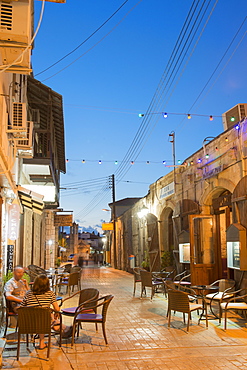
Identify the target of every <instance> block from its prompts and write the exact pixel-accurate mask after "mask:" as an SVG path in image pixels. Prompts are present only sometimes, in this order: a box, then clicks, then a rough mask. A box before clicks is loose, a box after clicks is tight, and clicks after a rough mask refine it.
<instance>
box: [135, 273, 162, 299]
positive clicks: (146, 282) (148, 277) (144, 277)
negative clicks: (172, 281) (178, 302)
mask: <svg viewBox="0 0 247 370" xmlns="http://www.w3.org/2000/svg"><path fill="white" fill-rule="evenodd" d="M140 276H141V284H142V288H141V289H142V291H141V298H142V294H143V292H144V291H146V287H147V288H151V300H152V299H153V295H154V293H155V290H156V289H157V287H158V286H162V288H163V292H165V287H164V281H163V279H162V280H155V279H153V276H152V273H151V272H149V271H146V270H140Z"/></svg>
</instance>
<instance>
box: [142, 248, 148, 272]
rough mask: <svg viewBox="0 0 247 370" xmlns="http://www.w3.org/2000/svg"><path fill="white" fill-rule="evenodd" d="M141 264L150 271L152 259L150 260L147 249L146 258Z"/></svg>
mask: <svg viewBox="0 0 247 370" xmlns="http://www.w3.org/2000/svg"><path fill="white" fill-rule="evenodd" d="M141 266H142V267H143V268H144V269H145V270H147V271H150V260H149V255H148V252H147V251H145V252H144V260H143V261H142V263H141Z"/></svg>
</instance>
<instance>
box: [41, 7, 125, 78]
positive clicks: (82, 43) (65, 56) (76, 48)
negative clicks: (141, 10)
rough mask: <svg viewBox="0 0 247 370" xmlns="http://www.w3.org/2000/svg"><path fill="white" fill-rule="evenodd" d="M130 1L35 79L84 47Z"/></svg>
mask: <svg viewBox="0 0 247 370" xmlns="http://www.w3.org/2000/svg"><path fill="white" fill-rule="evenodd" d="M128 1H129V0H126V1H124V2H123V3H122V5H120V7H119V8H118V9H117V10H116V11H115V12H114V13H113V14H112V15H111V16H110V17H109V18H107V20H106V21H104V22H103V23H102V24H101V25H100V26H99V27H98V28H97V29H96V30H95V31H94V32H93V33H91V35H90V36H88V37H87V38H86V39H85V40H84V41H82V42H81V43H80V44H79V45H78V46H76V47H75V48H74V49H73V50H71V51H70V52H69V53H67V54H66V55H64V56H63V57H62V58H60V59H59V60H57V61H56V62H55V63H53V64H51V65H50V66H49V67H47V68H45V69H43V71H41V72H38V73H36V75H35V77H36V76H39V75H40V74H42V73H44V72H46V71H48V70H49V69H50V68H52V67H54V66H55V65H57V64H58V63H60V62H61V61H62V60H64V59H65V58H67V57H68V56H69V55H71V54H73V53H74V52H75V51H76V50H78V49H79V48H80V47H81V46H82V45H84V44H85V43H86V42H87V41H88V40H90V39H91V37H93V36H94V35H95V34H96V33H97V32H98V31H99V30H100V29H101V28H102V27H104V25H105V24H107V23H108V22H109V21H110V20H111V19H112V18H113V17H114V15H116V14H117V13H118V12H119V10H120V9H122V7H123V6H124V5H125V4H126V3H127V2H128Z"/></svg>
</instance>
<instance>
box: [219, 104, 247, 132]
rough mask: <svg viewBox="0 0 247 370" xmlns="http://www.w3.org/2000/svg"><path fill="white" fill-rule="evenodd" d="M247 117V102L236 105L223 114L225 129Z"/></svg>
mask: <svg viewBox="0 0 247 370" xmlns="http://www.w3.org/2000/svg"><path fill="white" fill-rule="evenodd" d="M245 117H247V104H246V103H243V104H237V105H235V107H233V108H231V109H229V110H228V111H227V112H225V113H223V114H222V121H223V127H224V131H226V130H228V129H229V128H231V127H233V126H235V125H236V124H237V123H238V122H240V121H241V120H242V119H243V118H245Z"/></svg>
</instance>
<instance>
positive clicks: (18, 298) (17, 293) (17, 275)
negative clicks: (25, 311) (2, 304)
mask: <svg viewBox="0 0 247 370" xmlns="http://www.w3.org/2000/svg"><path fill="white" fill-rule="evenodd" d="M13 274H14V276H13V277H12V278H11V279H10V280H9V281H7V283H6V284H5V286H4V292H5V295H6V299H7V300H9V301H10V302H11V306H12V308H13V312H17V308H18V307H19V306H20V304H21V302H22V299H23V297H24V295H25V294H26V292H27V291H28V290H29V287H28V283H27V281H26V279H22V277H23V274H24V268H23V267H21V266H16V267H15V268H14V271H13Z"/></svg>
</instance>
